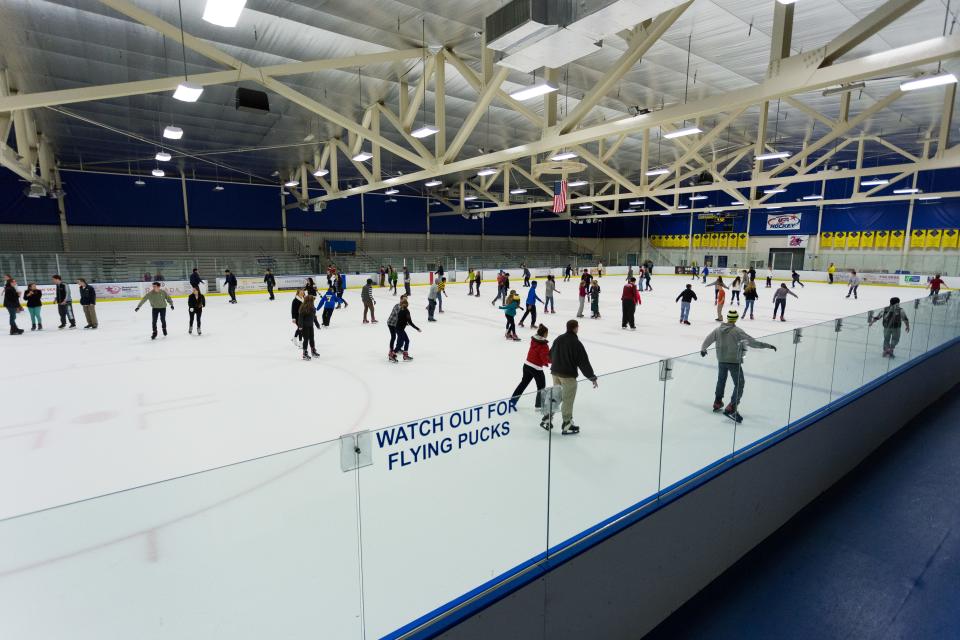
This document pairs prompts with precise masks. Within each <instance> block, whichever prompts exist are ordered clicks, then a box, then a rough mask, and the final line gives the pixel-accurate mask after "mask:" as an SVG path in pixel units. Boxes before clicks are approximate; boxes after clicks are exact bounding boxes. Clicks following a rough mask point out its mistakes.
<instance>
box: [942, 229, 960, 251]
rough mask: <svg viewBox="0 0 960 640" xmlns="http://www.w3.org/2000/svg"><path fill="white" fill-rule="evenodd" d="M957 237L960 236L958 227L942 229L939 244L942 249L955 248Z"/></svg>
mask: <svg viewBox="0 0 960 640" xmlns="http://www.w3.org/2000/svg"><path fill="white" fill-rule="evenodd" d="M957 238H960V229H944V230H943V240H941V241H940V246H941V247H943V248H944V249H956V248H957Z"/></svg>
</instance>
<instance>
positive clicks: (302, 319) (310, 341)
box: [297, 295, 320, 360]
mask: <svg viewBox="0 0 960 640" xmlns="http://www.w3.org/2000/svg"><path fill="white" fill-rule="evenodd" d="M314 301H315V298H314V297H313V296H310V295H308V296H306V297H305V298H304V299H303V304H301V305H300V310H299V311H298V312H297V328H298V329H300V338H301V340H302V344H303V355H302V356H301V357H302V358H303V359H304V360H309V359H310V358H311V357H314V358H316V357H318V356H319V355H320V354H319V353H317V345H316V340H315V336H314V331H313V330H314V328H315V327H316V326H317V308H315V307H314V306H313V303H314ZM307 348H309V349H310V353H307Z"/></svg>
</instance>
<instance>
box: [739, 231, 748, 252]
mask: <svg viewBox="0 0 960 640" xmlns="http://www.w3.org/2000/svg"><path fill="white" fill-rule="evenodd" d="M737 248H738V249H746V248H747V234H745V233H741V234H738V236H737Z"/></svg>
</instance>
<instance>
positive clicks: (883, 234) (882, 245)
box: [873, 231, 890, 249]
mask: <svg viewBox="0 0 960 640" xmlns="http://www.w3.org/2000/svg"><path fill="white" fill-rule="evenodd" d="M873 244H874V246H875V247H876V248H877V249H886V248H887V247H888V246H890V232H889V231H877V236H876V238H875V239H874V243H873Z"/></svg>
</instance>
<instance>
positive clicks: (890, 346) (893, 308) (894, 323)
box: [870, 297, 910, 358]
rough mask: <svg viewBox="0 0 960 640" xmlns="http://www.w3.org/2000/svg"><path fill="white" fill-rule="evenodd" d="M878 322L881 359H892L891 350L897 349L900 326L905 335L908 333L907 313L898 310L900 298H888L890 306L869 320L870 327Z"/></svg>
mask: <svg viewBox="0 0 960 640" xmlns="http://www.w3.org/2000/svg"><path fill="white" fill-rule="evenodd" d="M877 320H880V321H881V323H882V324H883V357H884V358H892V357H894V355H893V350H894V349H896V348H897V344H898V343H899V342H900V325H901V324H902V325H903V326H904V327H905V328H906V330H907V333H910V319H909V318H908V317H907V313H906V312H905V311H904V310H903V309H901V308H900V298H896V297H894V298H890V305H889V306H887V307H884V309H883V311H881V312H880V315H879V316H876V317H875V318H873V319H872V320H870V325H871V326H873V323H874V322H876V321H877Z"/></svg>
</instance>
